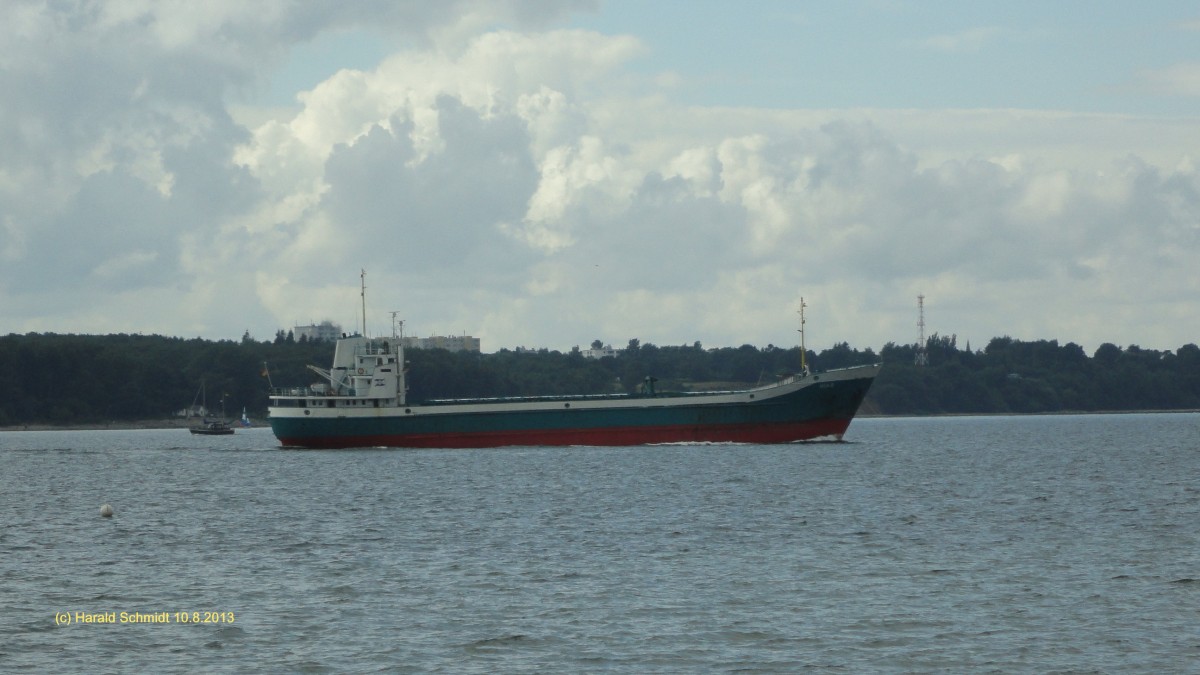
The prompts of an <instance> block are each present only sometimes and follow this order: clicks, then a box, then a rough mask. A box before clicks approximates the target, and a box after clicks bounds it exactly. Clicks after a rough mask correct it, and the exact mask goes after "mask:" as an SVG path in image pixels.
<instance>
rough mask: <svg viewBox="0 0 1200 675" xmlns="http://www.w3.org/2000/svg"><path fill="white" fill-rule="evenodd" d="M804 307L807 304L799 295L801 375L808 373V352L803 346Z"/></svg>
mask: <svg viewBox="0 0 1200 675" xmlns="http://www.w3.org/2000/svg"><path fill="white" fill-rule="evenodd" d="M805 307H807V305H805V304H804V296H800V311H799V314H800V374H801V375H807V374H808V355H807V354H808V353H807V350H806V349H805V348H804V308H805Z"/></svg>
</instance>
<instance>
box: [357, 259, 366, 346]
mask: <svg viewBox="0 0 1200 675" xmlns="http://www.w3.org/2000/svg"><path fill="white" fill-rule="evenodd" d="M359 271H360V272H361V274H359V278H360V281H359V286H360V288H359V291H358V294H359V295H360V296H362V334H363V337H366V336H367V271H366V270H364V269H360V270H359Z"/></svg>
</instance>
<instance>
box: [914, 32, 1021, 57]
mask: <svg viewBox="0 0 1200 675" xmlns="http://www.w3.org/2000/svg"><path fill="white" fill-rule="evenodd" d="M1002 34H1003V31H1002V30H1001V29H1000V28H997V27H995V26H981V27H977V28H969V29H966V30H962V31H959V32H957V33H947V34H943V35H935V36H932V37H929V38H926V39H924V40H922V41H921V42H919V43H918V44H919V45H920V46H922V47H924V48H926V49H931V50H934V51H939V52H949V53H963V52H977V51H979V50H981V49H983V48H984V47H986V46H987V45H988V44H990V43H992V42H994V41H995V40H996V39H997V38H998V37H1000V36H1001V35H1002Z"/></svg>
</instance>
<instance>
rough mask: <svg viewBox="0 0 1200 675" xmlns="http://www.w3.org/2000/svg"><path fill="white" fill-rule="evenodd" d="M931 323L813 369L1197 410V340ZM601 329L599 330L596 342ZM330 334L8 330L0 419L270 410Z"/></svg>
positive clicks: (632, 386) (711, 381)
mask: <svg viewBox="0 0 1200 675" xmlns="http://www.w3.org/2000/svg"><path fill="white" fill-rule="evenodd" d="M956 342H957V341H956V339H955V337H954V336H938V335H933V336H931V337H930V338H928V340H927V341H926V344H925V345H924V350H923V351H924V359H925V361H926V363H925V365H917V364H916V362H917V360H918V358H917V357H918V353H919V352H920V351H922V350H920V349H919V347H920V345H918V344H915V343H914V344H908V345H897V344H894V343H888V344H887V345H885V346H884V347H883V348H882V349H881V350H880V351H879V352H878V353H876V352H874V351H873V350H871V349H870V348H867V349H863V350H859V349H856V348H853V347H851V346H850V345H849V344H848V343H840V344H836V345H834V346H833V347H831V348H828V349H824V350H822V351H820V352H814V351H812V350H809V351H808V352H807V353H806V359H807V363H808V365H809V367H810V368H811V369H813V370H818V371H819V370H829V369H833V368H842V367H846V366H852V365H858V364H863V363H875V362H882V363H883V364H884V367H883V369H882V370H881V371H880V375H879V377H878V378H877V379H876V381H875V384H874V386H873V387H872V388H871V391H870V393H869V394H868V396H867V399H866V401H865V402H864V404H863V408H862V411H861V414H864V415H944V414H1009V413H1059V412H1097V411H1134V410H1196V409H1200V348H1198V347H1197V346H1196V345H1195V344H1188V345H1184V346H1182V347H1180V348H1179V349H1177V350H1176V351H1174V352H1171V351H1156V350H1149V349H1141V348H1139V347H1137V346H1136V345H1129V346H1125V347H1119V346H1117V345H1113V344H1103V345H1101V346H1100V347H1099V348H1098V349H1096V351H1095V352H1094V353H1093V354H1091V355H1088V354H1087V353H1086V352H1085V351H1084V350H1083V348H1082V347H1080V346H1079V345H1076V344H1073V343H1067V344H1065V345H1062V344H1059V343H1058V341H1056V340H1037V341H1020V340H1016V339H1013V338H1010V337H998V338H994V339H992V340H991V341H990V342H988V344H987V346H986V347H984V348H983V349H980V350H974V351H972V350H971V349H970V347H969V346H968V347H967V348H966V349H959V348H958V346H957V344H956ZM598 343H599V341H597V343H594V344H598ZM405 356H406V360H407V361H408V362H409V368H410V372H409V400H410V401H414V402H418V401H421V400H424V399H430V398H464V397H473V396H515V395H556V394H579V393H584V394H595V393H608V392H616V391H629V392H632V391H636V390H637V388H638V387H639V386H640V385H641V384H642V382H643V381H644V380H645V378H646V377H654V378H656V379H657V385H656V386H657V389H658V390H659V391H669V390H691V391H698V390H706V389H708V390H711V389H735V388H741V387H745V386H753V385H756V384H765V383H767V382H770V381H773V380H775V379H777V378H779V377H781V376H784V375H787V374H791V373H795V372H797V371H798V370H799V369H800V364H801V359H800V350H799V348H798V347H790V348H781V347H776V346H774V345H767V346H766V347H762V348H759V347H755V346H752V345H742V346H740V347H718V348H706V347H703V346H702V345H701V344H700V343H699V342H695V343H692V344H690V345H680V346H657V345H653V344H648V343H646V344H643V343H641V342H640V341H639V340H637V339H631V340H629V343H628V344H627V345H626V346H625V347H624V348H622V349H619V350H617V353H616V356H613V357H606V358H603V359H588V358H585V357H584V356H583V354H582V352H581V351H580V350H579V349H578V348H575V349H572V350H571V351H568V352H559V351H553V350H547V349H541V350H507V349H504V350H500V351H499V352H496V353H492V354H481V353H477V352H448V351H445V350H442V349H429V350H424V349H409V350H407V351H406V354H405ZM332 358H333V343H331V342H320V341H312V342H309V341H305V340H295V339H293V338H292V336H291V335H290V334H284V333H282V332H280V333H278V334H277V335H276V336H275V339H274V340H273V341H257V340H254V339H252V338H250V336H249V335H245V336H243V338H242V339H241V340H240V341H233V340H219V341H211V340H202V339H199V338H193V339H184V338H176V337H163V336H157V335H151V336H146V335H125V334H121V335H104V336H96V335H59V334H37V333H31V334H26V335H15V334H12V335H8V336H4V337H0V427H13V426H18V425H27V424H89V423H103V422H118V421H135V420H153V419H164V418H169V417H171V416H173V415H174V414H175V413H176V412H177V411H180V410H182V409H184V408H187V407H188V406H190V405H192V404H193V402H194V401H196V399H197V398H198V397H201V396H202V397H203V398H204V399H205V402H206V403H207V406H208V408H209V409H210V410H217V411H219V410H220V409H221V408H220V406H221V405H222V403H223V404H224V406H225V409H226V412H227V413H228V414H229V415H230V416H231V417H237V416H240V415H241V412H242V410H243V409H245V411H246V412H247V414H249V415H250V416H251V417H253V418H262V417H264V416H265V414H266V407H267V394H268V391H269V389H270V387H271V386H275V387H290V386H298V385H304V384H309V383H311V382H314V381H316V380H317V379H318V378H317V376H316V375H315V374H313V373H312V372H311V371H309V370H307V368H306V365H307V364H314V365H318V366H322V367H328V365H329V363H330V361H331V360H332Z"/></svg>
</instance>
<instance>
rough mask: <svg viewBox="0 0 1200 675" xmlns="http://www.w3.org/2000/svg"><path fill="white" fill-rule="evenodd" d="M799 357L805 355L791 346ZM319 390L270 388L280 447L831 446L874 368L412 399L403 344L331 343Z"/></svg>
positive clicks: (387, 340)
mask: <svg viewBox="0 0 1200 675" xmlns="http://www.w3.org/2000/svg"><path fill="white" fill-rule="evenodd" d="M801 352H802V353H803V349H802V350H801ZM309 369H310V370H312V371H313V372H315V373H317V374H319V375H320V376H321V380H322V381H320V382H317V383H315V384H312V385H309V386H305V387H298V388H272V389H271V393H270V406H269V418H270V423H271V429H272V430H273V431H274V433H275V436H276V438H278V439H279V442H280V443H281V444H282V445H283V446H285V447H300V448H362V447H395V448H489V447H501V446H514V445H519V446H567V445H647V444H665V443H755V444H760V443H791V442H796V441H810V440H841V438H842V435H843V434H844V433H845V432H846V429H847V427H849V426H850V422H851V420H853V419H854V415H855V413H856V412H857V411H858V407H859V405H860V404H861V403H862V400H863V397H864V396H866V394H867V390H868V389H869V388H870V386H871V383H872V381H873V380H874V379H875V376H876V375H877V374H878V372H879V369H880V364H872V365H865V366H856V367H852V368H843V369H837V370H829V371H825V372H810V371H809V369H808V368H807V365H804V366H802V367H801V369H800V372H799V373H797V374H794V375H790V376H788V377H785V378H783V379H781V380H780V381H778V382H775V383H773V384H769V385H765V386H760V387H754V388H749V389H743V390H738V391H716V392H658V391H656V388H655V382H654V380H653V379H648V380H647V381H646V382H645V383H643V385H642V386H641V389H640V391H638V392H636V393H628V394H607V395H580V396H524V397H505V398H476V399H436V400H426V401H421V402H416V403H414V402H410V401H409V400H408V396H407V393H408V392H407V387H406V385H405V376H406V374H407V373H406V367H405V361H404V340H403V338H402V337H400V336H398V335H393V336H391V337H375V338H368V337H365V336H361V335H354V336H344V337H343V338H342V339H340V340H337V342H336V346H335V348H334V356H333V363H332V365H331V367H330V368H329V369H324V368H319V367H316V366H311V365H310V366H309Z"/></svg>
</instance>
